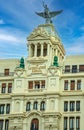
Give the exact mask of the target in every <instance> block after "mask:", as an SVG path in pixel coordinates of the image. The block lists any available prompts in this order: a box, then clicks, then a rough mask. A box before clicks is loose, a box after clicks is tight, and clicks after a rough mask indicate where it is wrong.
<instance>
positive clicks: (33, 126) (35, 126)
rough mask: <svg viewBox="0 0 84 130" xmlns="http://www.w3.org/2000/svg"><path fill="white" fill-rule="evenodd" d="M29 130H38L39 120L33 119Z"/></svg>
mask: <svg viewBox="0 0 84 130" xmlns="http://www.w3.org/2000/svg"><path fill="white" fill-rule="evenodd" d="M30 130H39V120H38V119H36V118H34V119H33V120H32V121H31V126H30Z"/></svg>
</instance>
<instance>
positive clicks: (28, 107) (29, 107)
mask: <svg viewBox="0 0 84 130" xmlns="http://www.w3.org/2000/svg"><path fill="white" fill-rule="evenodd" d="M30 109H31V102H27V105H26V111H30Z"/></svg>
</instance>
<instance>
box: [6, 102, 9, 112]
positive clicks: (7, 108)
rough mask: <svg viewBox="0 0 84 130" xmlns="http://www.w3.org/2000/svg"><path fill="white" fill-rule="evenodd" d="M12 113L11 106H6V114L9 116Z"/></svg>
mask: <svg viewBox="0 0 84 130" xmlns="http://www.w3.org/2000/svg"><path fill="white" fill-rule="evenodd" d="M9 113H10V104H7V105H6V114H9Z"/></svg>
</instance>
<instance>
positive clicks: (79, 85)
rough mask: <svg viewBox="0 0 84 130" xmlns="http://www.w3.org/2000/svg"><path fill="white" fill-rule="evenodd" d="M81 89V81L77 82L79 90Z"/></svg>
mask: <svg viewBox="0 0 84 130" xmlns="http://www.w3.org/2000/svg"><path fill="white" fill-rule="evenodd" d="M80 89H81V80H77V90H80Z"/></svg>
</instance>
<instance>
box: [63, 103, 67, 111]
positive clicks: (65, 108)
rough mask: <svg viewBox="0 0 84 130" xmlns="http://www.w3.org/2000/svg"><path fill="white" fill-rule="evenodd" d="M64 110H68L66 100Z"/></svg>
mask: <svg viewBox="0 0 84 130" xmlns="http://www.w3.org/2000/svg"><path fill="white" fill-rule="evenodd" d="M64 111H68V102H67V101H65V102H64Z"/></svg>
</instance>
